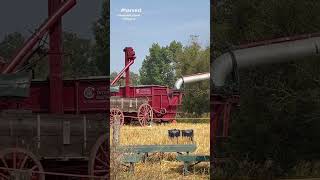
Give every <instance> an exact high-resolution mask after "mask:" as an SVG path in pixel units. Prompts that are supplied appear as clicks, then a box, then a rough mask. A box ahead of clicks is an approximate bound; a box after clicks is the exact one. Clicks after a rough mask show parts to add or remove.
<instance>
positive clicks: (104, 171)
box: [88, 135, 109, 179]
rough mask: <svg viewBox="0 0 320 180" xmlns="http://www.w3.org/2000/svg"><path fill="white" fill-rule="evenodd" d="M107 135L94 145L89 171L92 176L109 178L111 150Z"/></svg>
mask: <svg viewBox="0 0 320 180" xmlns="http://www.w3.org/2000/svg"><path fill="white" fill-rule="evenodd" d="M107 138H109V137H108V136H107V135H103V136H101V137H100V138H99V139H98V140H97V142H96V144H95V145H94V146H93V147H92V149H91V153H90V159H89V166H88V173H89V175H91V176H98V177H101V178H102V179H107V177H108V174H109V170H108V167H109V166H108V164H109V153H108V152H109V150H108V148H109V147H108V141H107Z"/></svg>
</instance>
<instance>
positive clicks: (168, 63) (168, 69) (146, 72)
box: [140, 43, 176, 87]
mask: <svg viewBox="0 0 320 180" xmlns="http://www.w3.org/2000/svg"><path fill="white" fill-rule="evenodd" d="M172 49H173V50H175V48H173V47H172ZM172 49H171V50H172ZM171 50H170V49H169V47H161V46H160V45H159V44H157V43H155V44H153V45H152V47H151V48H150V49H149V55H148V56H147V57H146V58H145V59H144V61H143V63H142V67H141V68H140V75H141V77H140V82H141V84H149V85H151V84H154V85H163V86H169V87H172V86H173V84H174V81H175V79H176V78H175V73H174V60H173V56H174V55H173V52H172V51H171Z"/></svg>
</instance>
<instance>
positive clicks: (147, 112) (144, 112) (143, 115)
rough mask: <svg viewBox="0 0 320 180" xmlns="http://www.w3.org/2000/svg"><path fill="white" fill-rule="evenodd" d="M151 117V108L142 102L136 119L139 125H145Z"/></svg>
mask: <svg viewBox="0 0 320 180" xmlns="http://www.w3.org/2000/svg"><path fill="white" fill-rule="evenodd" d="M152 119H153V110H152V107H151V106H150V105H149V104H142V105H141V106H140V107H139V110H138V120H139V123H140V125H141V126H146V125H147V124H149V123H150V122H151V121H152Z"/></svg>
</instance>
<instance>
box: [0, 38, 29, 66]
mask: <svg viewBox="0 0 320 180" xmlns="http://www.w3.org/2000/svg"><path fill="white" fill-rule="evenodd" d="M23 42H24V37H23V36H22V34H20V33H17V32H14V33H11V34H8V35H6V36H5V37H4V39H3V40H2V41H1V43H0V56H2V57H3V58H5V60H6V61H9V60H10V59H11V58H13V55H14V53H15V52H16V51H17V50H18V49H19V48H20V47H21V46H22V45H23Z"/></svg>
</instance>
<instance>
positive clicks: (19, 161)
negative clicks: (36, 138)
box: [0, 148, 45, 180]
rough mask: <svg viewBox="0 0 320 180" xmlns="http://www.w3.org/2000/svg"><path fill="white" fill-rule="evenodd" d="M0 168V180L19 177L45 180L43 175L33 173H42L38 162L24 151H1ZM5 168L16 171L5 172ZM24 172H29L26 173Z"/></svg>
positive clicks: (15, 149) (14, 149) (10, 149)
mask: <svg viewBox="0 0 320 180" xmlns="http://www.w3.org/2000/svg"><path fill="white" fill-rule="evenodd" d="M0 167H1V169H0V179H1V180H10V179H12V178H13V179H15V178H19V177H21V176H29V178H30V179H31V180H44V179H45V175H44V174H42V173H35V172H34V171H38V172H44V170H43V167H42V165H41V163H40V161H39V160H38V159H37V157H36V156H35V155H34V154H32V153H31V152H29V151H26V150H24V149H20V148H9V149H5V150H3V151H1V152H0ZM5 168H8V169H16V171H15V170H6V169H5ZM21 170H22V171H21ZM26 170H27V171H30V172H26ZM25 172H26V173H25Z"/></svg>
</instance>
